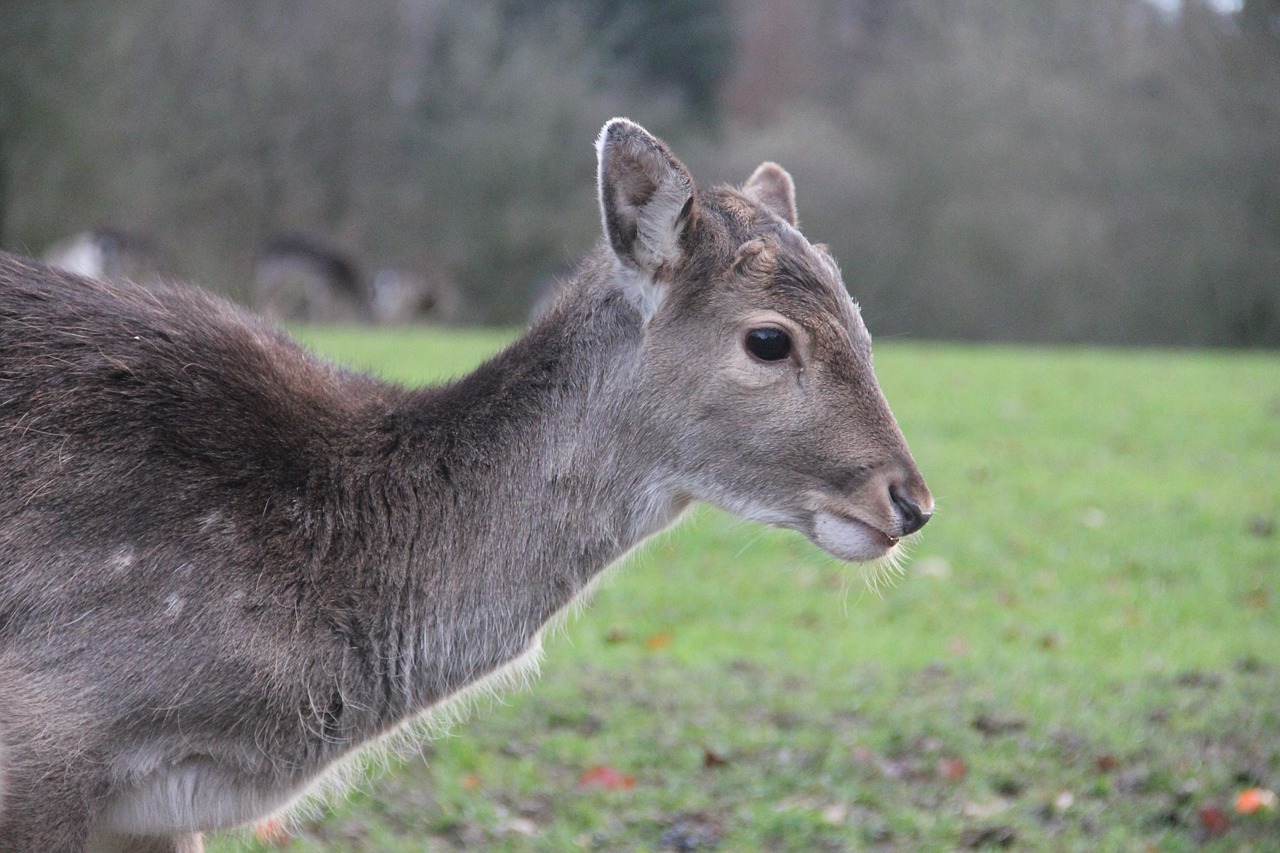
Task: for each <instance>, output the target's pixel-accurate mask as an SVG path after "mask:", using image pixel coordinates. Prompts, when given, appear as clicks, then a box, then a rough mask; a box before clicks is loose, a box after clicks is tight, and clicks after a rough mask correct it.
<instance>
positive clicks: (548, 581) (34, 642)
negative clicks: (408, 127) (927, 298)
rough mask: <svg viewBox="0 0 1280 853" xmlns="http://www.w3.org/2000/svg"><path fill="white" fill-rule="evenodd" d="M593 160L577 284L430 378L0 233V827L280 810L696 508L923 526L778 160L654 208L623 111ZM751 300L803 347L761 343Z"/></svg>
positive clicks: (839, 297) (51, 834)
mask: <svg viewBox="0 0 1280 853" xmlns="http://www.w3.org/2000/svg"><path fill="white" fill-rule="evenodd" d="M611 140H613V141H611ZM621 144H625V146H627V147H626V152H625V156H621V155H620V152H621V149H620V148H619V147H618V145H621ZM637 152H639V153H637ZM637 163H640V164H642V168H643V170H644V172H643V174H641V173H638V172H636V169H637V168H640V167H638V166H637V165H636V164H637ZM664 164H666V165H664ZM774 168H776V167H774ZM600 169H601V184H602V187H603V186H613V187H630V188H632V191H628V192H623V193H622V194H621V195H618V194H617V193H615V195H614V198H615V199H621V200H622V201H623V202H625V204H626V205H627V210H626V215H627V216H628V217H629V219H628V221H627V222H619V221H618V220H617V219H616V218H611V213H610V211H609V210H608V205H607V204H606V209H605V210H604V216H605V223H604V231H605V240H603V241H602V243H601V245H600V247H599V248H598V249H597V250H596V252H595V253H594V254H593V255H592V256H591V257H590V258H589V259H588V260H587V261H586V262H585V263H584V264H583V266H582V269H581V272H580V274H579V275H578V277H577V279H576V280H575V282H573V283H572V284H571V285H570V286H569V287H568V288H567V292H566V294H565V295H564V297H563V298H562V299H561V300H560V302H559V303H558V304H557V306H556V307H555V308H554V309H553V310H552V311H551V312H550V313H549V314H548V315H547V316H546V317H545V318H544V319H543V320H541V321H540V322H539V324H538V325H537V326H536V327H534V328H533V329H532V330H530V331H529V333H528V334H526V335H525V336H524V337H523V338H521V339H520V340H519V341H517V342H516V343H514V344H513V345H512V346H511V347H510V348H508V349H507V350H506V351H505V352H503V353H501V354H499V355H498V356H496V357H495V358H494V359H492V360H491V361H489V362H488V363H487V364H485V365H483V366H482V367H480V368H479V369H478V370H476V371H475V372H474V373H472V374H471V375H470V376H467V377H465V378H463V379H461V380H459V381H457V382H454V383H452V384H449V385H445V386H440V387H431V388H417V389H405V388H400V387H397V386H393V385H388V384H385V383H382V382H378V381H375V380H374V379H371V378H369V377H367V376H364V375H360V374H357V373H352V372H347V371H344V370H341V369H338V368H336V367H333V366H331V365H329V364H327V363H325V362H323V361H321V360H319V359H317V358H316V357H314V356H313V355H311V354H309V353H307V352H306V351H304V350H303V349H302V348H300V347H299V346H297V345H296V344H294V343H293V342H292V341H291V340H290V339H289V338H287V337H286V336H285V335H283V334H282V333H280V332H278V331H276V330H275V329H274V328H272V327H271V326H269V325H267V324H266V323H264V322H263V321H261V320H259V319H257V318H255V317H253V316H252V315H249V314H247V313H245V312H243V311H241V310H240V309H238V308H235V307H233V306H232V305H230V304H228V303H226V302H223V301H221V300H219V299H217V298H215V297H212V296H209V295H207V294H205V293H202V292H200V291H197V290H190V289H151V290H143V289H141V288H137V287H133V286H130V285H127V284H108V283H103V282H98V281H93V280H89V279H83V278H78V277H75V276H72V275H68V274H64V273H59V272H56V271H53V270H50V269H47V268H44V267H41V266H38V265H35V264H33V263H31V262H28V261H25V260H22V259H20V258H16V257H12V256H3V257H2V258H0V472H2V474H0V851H3V853H13V851H35V850H39V851H81V850H95V851H108V850H130V849H147V850H157V851H160V850H166V851H179V850H181V851H197V850H199V849H200V841H199V833H200V832H203V831H210V830H217V829H221V828H225V827H231V826H235V825H239V824H242V823H245V822H247V821H252V820H254V819H257V818H259V817H261V816H265V815H267V814H270V813H272V812H274V811H276V810H279V809H281V808H284V807H286V806H288V805H289V804H290V802H292V801H293V800H294V799H295V798H296V797H297V796H299V795H300V794H301V793H303V792H304V791H306V790H308V789H309V788H311V787H312V786H314V785H315V784H316V783H317V780H319V779H321V778H323V777H324V776H325V775H326V774H327V773H329V772H331V771H332V769H333V768H334V767H335V766H337V765H339V764H340V763H342V762H343V761H344V760H346V759H347V758H349V757H350V756H351V755H353V754H354V753H356V752H357V751H358V750H360V749H361V748H363V747H364V746H366V745H368V744H370V743H371V742H375V741H376V740H378V739H379V738H381V737H383V736H385V735H387V734H389V733H393V732H394V731H396V730H397V729H399V728H400V727H401V726H403V725H404V724H405V722H406V721H409V720H412V719H414V718H417V717H419V716H421V715H423V714H424V713H427V712H429V711H430V710H431V709H432V708H433V707H437V706H438V705H439V704H440V703H442V702H444V701H446V700H448V699H450V698H451V697H454V696H457V695H458V694H459V693H460V692H461V691H464V690H467V689H468V688H469V687H471V686H473V685H475V684H476V683H478V682H480V681H483V680H485V679H487V678H491V677H492V676H493V675H494V674H495V673H501V672H503V671H504V670H506V669H507V668H509V667H510V666H511V665H512V664H513V663H515V662H518V661H521V660H527V659H528V658H529V656H530V655H531V654H534V653H536V651H537V648H538V646H539V642H540V636H541V632H542V630H543V628H544V626H545V625H546V624H547V623H548V621H549V620H551V619H553V618H554V617H555V616H556V614H558V613H560V612H561V611H563V610H564V609H565V608H566V607H567V606H569V605H570V604H571V603H572V602H574V601H575V600H576V599H577V598H578V597H579V596H580V595H581V594H582V593H583V591H584V590H585V589H587V588H588V587H589V585H590V584H591V582H592V581H593V579H594V578H596V577H597V576H598V575H599V573H600V572H601V570H603V569H604V568H605V567H607V566H609V565H610V564H612V563H614V562H616V561H617V560H619V559H620V558H621V557H622V556H623V555H625V554H626V553H627V552H628V551H629V550H630V549H631V548H632V547H634V546H635V545H636V544H638V543H639V542H640V541H642V540H643V539H644V538H646V537H648V536H650V535H652V534H653V533H655V532H656V531H658V530H661V529H662V528H664V527H666V526H668V525H670V524H671V523H673V522H674V521H675V520H676V519H677V518H678V517H679V516H680V514H681V513H682V512H683V510H684V509H685V508H686V507H688V506H689V505H690V504H691V503H692V502H694V501H696V500H705V501H710V502H713V503H716V504H719V505H720V506H723V507H726V508H728V509H731V510H734V511H737V512H739V513H741V514H744V515H746V516H748V517H752V518H757V519H760V520H764V521H769V522H772V523H775V524H779V525H782V526H786V527H791V528H794V529H797V530H800V531H802V532H804V533H805V534H806V535H808V536H810V537H811V538H814V539H815V541H818V542H819V543H820V544H823V545H824V547H828V548H829V549H831V550H833V552H834V553H837V554H838V555H840V556H844V557H853V558H857V559H862V558H870V557H875V556H880V554H881V553H890V552H891V551H892V549H893V546H894V544H896V541H897V537H898V536H900V535H903V534H906V533H910V532H911V531H912V530H913V529H914V528H915V527H918V526H919V524H921V523H923V521H921V520H920V519H919V518H917V519H916V521H915V522H914V523H913V522H912V521H911V520H910V519H909V518H907V517H906V516H904V514H903V509H902V507H904V506H908V505H909V506H912V507H914V508H915V509H917V510H919V511H921V512H923V517H924V518H927V514H928V510H929V509H930V508H931V506H932V500H931V499H930V498H929V496H928V491H927V489H925V487H924V483H923V481H922V480H921V479H920V475H919V473H918V472H917V470H916V468H915V465H914V463H913V462H912V461H911V457H910V454H909V453H908V452H907V449H906V445H905V443H904V442H903V440H902V436H901V434H900V433H899V432H898V429H897V426H896V424H895V423H894V421H893V417H892V415H891V414H890V413H889V410H888V408H887V406H886V405H885V403H884V400H883V397H882V396H881V395H880V392H879V389H878V387H877V385H876V382H875V377H874V375H873V374H872V372H871V364H870V353H869V342H870V338H869V337H868V336H867V334H866V330H865V327H863V326H862V322H861V319H860V318H859V317H858V314H857V310H856V306H854V305H853V303H852V302H851V300H849V298H848V295H847V293H846V292H845V291H844V288H843V284H842V283H841V282H840V280H839V273H838V271H837V270H836V268H835V265H834V263H833V262H832V261H831V260H830V259H829V258H827V257H826V255H825V253H823V252H821V251H820V250H818V249H815V248H814V247H812V246H810V245H809V244H808V242H807V241H806V240H805V239H804V238H803V237H802V236H801V235H800V234H799V232H798V231H795V230H794V228H792V227H791V225H790V224H788V222H787V221H785V219H784V218H780V217H779V216H777V215H775V214H774V213H773V212H771V211H770V210H768V209H767V208H766V207H764V206H762V204H761V202H760V201H759V200H758V199H760V198H765V199H767V200H769V201H772V202H774V203H775V206H776V198H777V193H776V189H777V186H778V185H779V180H780V179H779V178H778V176H777V175H776V174H774V173H772V172H770V173H769V178H770V181H771V185H770V188H766V189H768V191H761V190H760V188H755V189H753V188H752V187H751V186H748V187H746V188H745V189H744V191H742V192H739V191H736V190H733V189H727V188H726V189H713V190H711V191H709V192H706V193H695V191H694V189H693V186H692V181H691V179H689V182H688V187H687V190H688V194H689V195H688V197H689V199H690V201H689V204H688V205H687V206H686V207H685V208H683V209H682V211H681V212H680V213H679V215H678V216H676V217H673V216H672V215H671V213H672V210H671V204H672V202H671V198H672V195H671V193H666V194H665V195H664V194H662V193H658V196H657V197H658V198H659V199H660V201H659V203H660V204H662V205H663V207H662V208H661V209H659V210H656V211H655V210H651V209H646V199H645V197H644V196H645V194H644V193H641V192H636V191H634V190H635V188H637V187H643V186H647V185H650V184H651V185H653V186H655V187H659V188H660V187H662V186H676V187H678V188H679V190H680V192H684V185H683V183H682V182H683V181H684V180H685V179H686V178H687V172H686V171H685V170H684V167H683V166H681V165H679V162H678V161H676V160H675V158H674V157H673V156H671V154H670V152H669V151H668V150H667V148H666V146H664V145H662V143H660V142H659V141H658V140H656V139H654V138H653V137H651V136H649V135H648V134H647V133H645V132H644V131H643V130H642V129H640V128H639V127H637V126H635V125H633V124H631V123H629V122H625V121H624V120H615V121H613V122H610V124H609V125H607V126H606V129H605V131H604V132H603V133H602V136H601V143H600ZM789 180H790V179H789V178H787V181H788V182H789ZM602 197H605V196H603V195H602ZM637 222H639V223H640V226H639V227H636V223H637ZM664 229H665V230H664ZM619 235H624V236H622V237H619ZM673 247H674V249H673ZM760 322H768V323H771V324H775V325H783V326H785V327H786V328H789V329H791V330H792V331H793V332H794V334H795V337H796V353H795V356H794V358H792V359H790V360H788V361H787V362H785V363H783V362H779V363H776V364H764V363H761V362H759V361H758V360H754V359H752V357H750V356H749V355H747V353H746V352H745V351H744V349H743V346H744V344H743V340H744V335H745V330H747V329H749V328H751V327H752V326H753V324H758V323H760ZM895 495H896V497H895ZM903 495H909V496H910V500H909V501H906V502H904V500H905V499H904V498H903V497H902V496H903Z"/></svg>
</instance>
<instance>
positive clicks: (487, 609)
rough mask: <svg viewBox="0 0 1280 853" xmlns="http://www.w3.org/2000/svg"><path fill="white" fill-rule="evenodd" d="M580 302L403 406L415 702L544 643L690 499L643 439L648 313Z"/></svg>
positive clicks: (609, 302) (605, 298)
mask: <svg viewBox="0 0 1280 853" xmlns="http://www.w3.org/2000/svg"><path fill="white" fill-rule="evenodd" d="M571 302H572V303H573V307H572V308H570V309H568V310H562V311H561V312H558V313H555V314H553V315H552V316H551V317H549V318H548V319H547V320H545V321H544V322H543V323H541V324H540V325H539V326H538V327H536V328H535V329H534V330H532V331H531V332H530V333H529V334H528V335H526V336H525V337H524V338H522V339H521V340H519V341H517V342H516V343H515V344H514V345H513V346H512V347H511V348H510V349H508V350H507V351H505V352H504V353H502V354H500V355H499V356H497V357H496V358H494V359H493V360H491V361H490V362H488V363H487V364H485V365H483V366H482V367H481V368H479V369H478V370H477V371H476V372H475V373H473V374H471V375H470V376H468V377H466V378H464V379H462V380H460V381H459V382H457V383H455V384H453V385H450V386H447V387H446V388H444V389H436V390H431V389H426V390H423V391H420V392H416V393H415V394H414V395H413V396H412V398H411V402H410V404H409V406H408V407H407V408H406V410H405V411H403V412H401V413H399V427H398V428H399V431H400V433H401V443H402V445H403V446H404V447H406V448H409V449H410V450H409V452H411V453H412V454H413V455H414V457H415V462H414V463H412V464H407V465H405V466H404V468H403V469H402V470H405V471H407V472H409V473H408V474H407V477H408V481H407V482H406V483H405V486H406V487H407V490H408V491H409V492H411V493H413V494H416V495H418V496H420V499H419V501H418V502H417V504H416V507H415V512H416V518H413V519H405V521H406V523H409V524H413V525H414V526H415V528H416V530H415V533H414V535H413V536H412V537H411V538H410V539H409V540H408V541H409V548H408V552H407V555H406V556H407V565H406V568H407V571H408V573H409V577H408V578H406V581H407V585H408V587H409V588H410V589H412V590H413V591H414V592H413V595H412V601H408V602H404V604H407V605H408V606H409V608H410V609H409V611H407V612H411V613H412V617H411V618H412V620H413V621H415V622H416V623H417V624H416V626H415V628H414V630H413V632H412V633H414V634H416V635H417V636H418V643H417V648H416V649H414V650H412V652H411V654H410V656H411V657H416V660H415V661H414V663H415V664H416V666H415V669H416V672H415V673H413V674H412V678H411V679H410V678H409V676H408V674H406V679H408V680H412V681H413V682H414V685H413V687H412V691H411V692H412V693H413V700H412V701H413V702H414V703H415V704H419V705H428V704H431V703H433V702H435V701H438V700H439V699H441V698H444V697H445V696H448V695H449V694H451V693H454V692H456V691H457V690H459V689H461V688H462V687H464V686H466V685H467V684H468V683H470V682H473V681H475V680H476V679H477V678H478V677H482V676H484V675H486V674H489V673H492V672H494V671H496V670H499V669H501V668H503V667H504V665H505V664H507V663H510V662H511V661H513V660H516V659H518V658H521V657H524V656H526V655H527V653H529V652H531V651H536V649H537V648H538V646H539V638H540V635H541V631H542V629H543V628H544V626H545V625H546V623H547V622H548V621H549V620H551V619H553V618H554V617H555V616H556V614H557V613H559V612H561V611H563V610H564V609H565V608H566V607H567V606H568V605H570V604H571V603H572V602H573V601H574V600H575V599H577V598H578V597H579V596H580V595H581V594H582V593H583V592H584V591H585V590H586V589H587V588H588V587H589V586H590V585H591V583H592V581H593V580H594V579H595V578H596V577H597V576H598V575H599V573H600V572H601V570H603V569H604V568H606V567H607V566H609V565H610V564H612V563H614V562H616V561H618V560H619V559H620V558H622V557H623V556H624V555H625V554H626V553H627V552H628V551H629V550H630V549H631V548H633V547H634V546H635V545H637V544H638V543H639V542H640V541H642V540H643V539H645V538H646V537H648V536H650V535H651V534H653V533H656V532H658V531H659V530H661V529H663V528H664V527H667V526H669V525H670V524H672V523H673V522H674V521H675V520H676V519H677V517H678V516H679V515H680V513H681V512H682V511H683V509H684V508H685V507H686V506H687V504H688V503H689V501H688V499H686V498H683V497H681V496H680V494H679V493H678V491H677V490H675V489H674V488H672V487H670V485H669V484H670V482H671V478H670V476H669V475H668V472H666V471H665V470H664V469H663V466H662V464H661V461H660V460H661V459H663V458H664V457H665V456H666V455H667V454H664V453H660V452H655V449H654V448H652V447H648V446H646V440H649V441H651V440H652V439H651V438H649V437H648V435H647V434H648V430H647V429H646V425H645V423H644V407H643V406H641V405H638V404H637V401H638V399H640V398H641V397H642V394H640V391H641V389H638V388H637V387H636V377H637V374H638V355H639V350H640V347H641V344H642V342H643V330H642V327H641V320H640V316H639V313H638V312H637V311H636V310H635V309H634V308H633V307H632V306H630V305H629V304H627V303H626V302H625V301H624V300H621V299H618V298H616V297H612V296H609V295H608V294H605V293H602V294H600V295H599V296H598V297H596V298H593V299H587V300H572V301H571ZM402 627H403V626H402ZM398 653H399V654H400V655H401V656H403V655H405V654H406V652H405V651H404V650H401V651H399V652H398ZM408 686H409V685H407V684H406V687H408Z"/></svg>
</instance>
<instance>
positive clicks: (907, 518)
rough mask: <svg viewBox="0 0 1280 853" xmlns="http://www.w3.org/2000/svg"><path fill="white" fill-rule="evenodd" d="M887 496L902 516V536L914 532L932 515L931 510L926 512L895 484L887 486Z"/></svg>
mask: <svg viewBox="0 0 1280 853" xmlns="http://www.w3.org/2000/svg"><path fill="white" fill-rule="evenodd" d="M889 498H890V500H892V501H893V505H894V507H895V508H896V509H897V511H898V514H899V516H901V518H902V533H901V535H902V536H910V535H911V534H912V533H915V532H916V531H917V530H919V529H920V528H921V527H924V526H925V524H927V523H928V521H929V519H930V518H932V517H933V513H932V512H926V511H925V510H923V509H921V508H920V504H918V503H916V502H915V500H913V499H912V498H911V496H910V495H908V494H907V493H906V492H905V491H903V489H902V488H900V487H899V486H897V485H896V484H895V485H892V486H890V487H889Z"/></svg>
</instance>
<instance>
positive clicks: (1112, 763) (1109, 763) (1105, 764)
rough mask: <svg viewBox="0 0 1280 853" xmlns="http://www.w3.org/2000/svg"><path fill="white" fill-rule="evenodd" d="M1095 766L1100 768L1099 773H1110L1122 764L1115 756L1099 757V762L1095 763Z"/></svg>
mask: <svg viewBox="0 0 1280 853" xmlns="http://www.w3.org/2000/svg"><path fill="white" fill-rule="evenodd" d="M1094 766H1096V767H1097V768H1098V772H1099V773H1110V772H1111V771H1112V770H1115V769H1116V768H1117V767H1119V766H1120V762H1119V761H1117V760H1116V757H1115V756H1114V755H1099V756H1098V760H1097V761H1095V762H1094Z"/></svg>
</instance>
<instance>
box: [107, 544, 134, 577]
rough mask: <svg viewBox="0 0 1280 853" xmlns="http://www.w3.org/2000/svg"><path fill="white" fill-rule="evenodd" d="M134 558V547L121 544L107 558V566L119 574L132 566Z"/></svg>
mask: <svg viewBox="0 0 1280 853" xmlns="http://www.w3.org/2000/svg"><path fill="white" fill-rule="evenodd" d="M134 559H135V558H134V553H133V548H131V547H130V546H128V545H121V546H120V547H119V548H117V549H116V550H115V552H114V553H113V554H112V555H111V556H110V557H108V558H107V566H108V567H109V568H110V569H111V571H112V572H115V573H117V574H118V573H120V572H123V571H125V570H126V569H128V568H129V567H130V566H132V565H133V561H134Z"/></svg>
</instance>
